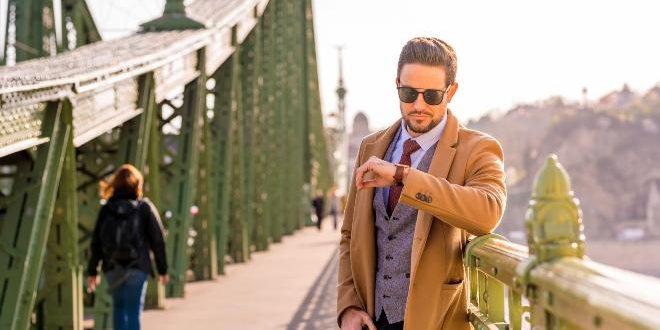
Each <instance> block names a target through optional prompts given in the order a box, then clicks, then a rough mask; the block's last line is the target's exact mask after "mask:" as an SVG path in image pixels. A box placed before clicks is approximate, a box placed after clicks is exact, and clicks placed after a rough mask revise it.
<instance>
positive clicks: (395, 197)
mask: <svg viewBox="0 0 660 330" xmlns="http://www.w3.org/2000/svg"><path fill="white" fill-rule="evenodd" d="M419 148H420V146H419V144H418V143H417V141H415V140H413V139H408V140H406V142H404V143H403V153H402V154H401V159H400V160H399V164H402V165H408V166H410V165H411V161H410V155H411V154H412V153H413V152H415V151H417V150H419ZM401 190H403V186H391V187H390V195H389V197H388V198H387V214H388V215H392V212H394V207H396V204H398V203H399V197H400V196H401Z"/></svg>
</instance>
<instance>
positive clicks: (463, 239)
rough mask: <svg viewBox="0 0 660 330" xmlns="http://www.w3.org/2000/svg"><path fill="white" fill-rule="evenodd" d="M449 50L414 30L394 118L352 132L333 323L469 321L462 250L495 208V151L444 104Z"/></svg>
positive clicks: (489, 224) (428, 326)
mask: <svg viewBox="0 0 660 330" xmlns="http://www.w3.org/2000/svg"><path fill="white" fill-rule="evenodd" d="M456 68H457V62H456V53H455V52H454V49H453V48H452V47H451V46H450V45H449V44H447V43H446V42H444V41H442V40H440V39H437V38H414V39H412V40H410V41H408V43H407V44H406V45H405V46H404V47H403V49H402V50H401V53H400V55H399V63H398V68H397V71H396V79H395V81H394V82H395V84H396V85H395V86H394V87H396V90H397V93H398V97H399V109H400V112H401V118H400V119H399V120H397V121H396V122H395V123H393V124H392V125H391V126H390V127H389V128H387V129H384V130H382V131H379V132H376V133H374V134H371V135H369V136H367V137H365V138H364V140H362V143H361V145H360V149H359V152H358V155H357V159H356V166H355V167H356V170H355V171H354V174H353V180H352V182H351V188H350V190H349V194H348V202H347V204H346V208H345V211H344V220H343V224H342V228H341V241H340V245H339V272H338V285H337V321H338V323H339V326H340V327H341V329H344V330H360V329H362V327H368V328H369V329H371V330H373V329H388V330H394V329H408V330H437V329H449V330H459V329H465V330H467V329H470V328H471V326H470V324H469V323H468V312H467V300H466V298H467V297H466V287H465V281H464V279H465V268H464V266H463V262H462V252H463V249H464V248H465V246H466V244H467V242H468V239H469V238H470V237H471V236H474V235H476V236H479V235H485V234H488V233H491V232H492V231H493V230H494V229H495V227H497V225H498V223H499V221H500V219H501V217H502V214H503V212H504V207H505V201H506V188H505V185H504V177H505V175H504V168H503V152H502V148H501V146H500V144H499V142H498V141H497V140H495V139H494V138H492V137H490V136H488V135H486V134H484V133H481V132H478V131H475V130H470V129H467V128H466V127H464V126H463V125H461V124H460V123H459V122H458V120H457V119H456V117H455V116H454V115H453V113H452V111H450V110H449V109H448V108H447V106H448V103H449V102H450V101H451V99H452V98H453V96H454V94H455V93H456V91H457V89H458V84H457V82H456Z"/></svg>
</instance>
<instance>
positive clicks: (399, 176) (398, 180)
mask: <svg viewBox="0 0 660 330" xmlns="http://www.w3.org/2000/svg"><path fill="white" fill-rule="evenodd" d="M394 166H396V171H395V172H394V184H395V185H397V186H403V171H404V170H405V169H406V167H409V166H408V165H401V164H394Z"/></svg>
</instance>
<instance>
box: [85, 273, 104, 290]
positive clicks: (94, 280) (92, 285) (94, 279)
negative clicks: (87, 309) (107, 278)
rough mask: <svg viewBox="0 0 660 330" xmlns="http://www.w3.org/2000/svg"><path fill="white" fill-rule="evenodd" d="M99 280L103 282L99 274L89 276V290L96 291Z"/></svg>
mask: <svg viewBox="0 0 660 330" xmlns="http://www.w3.org/2000/svg"><path fill="white" fill-rule="evenodd" d="M99 282H101V278H100V277H98V276H97V275H94V276H89V277H87V292H88V293H92V292H94V291H96V287H97V286H98V285H99Z"/></svg>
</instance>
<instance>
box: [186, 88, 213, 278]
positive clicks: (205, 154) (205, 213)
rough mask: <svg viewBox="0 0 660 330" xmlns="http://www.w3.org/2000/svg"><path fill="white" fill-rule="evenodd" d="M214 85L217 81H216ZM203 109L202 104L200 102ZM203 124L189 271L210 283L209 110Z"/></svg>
mask: <svg viewBox="0 0 660 330" xmlns="http://www.w3.org/2000/svg"><path fill="white" fill-rule="evenodd" d="M216 83H217V82H216ZM204 94H205V95H204V101H206V97H207V96H208V95H209V91H208V86H205V88H204ZM204 104H205V106H204V109H205V110H206V109H207V107H206V102H204ZM202 119H203V121H204V124H203V128H202V139H201V143H200V144H199V154H200V161H199V171H198V178H197V180H198V181H197V182H198V188H197V189H198V192H197V202H196V204H197V205H198V207H199V214H198V215H197V216H196V217H195V221H194V222H193V227H194V230H195V243H194V246H193V248H194V252H193V260H192V262H193V265H194V267H193V272H194V274H195V280H211V279H214V278H215V277H216V275H217V274H218V254H217V253H218V247H217V237H216V235H217V230H216V228H215V227H216V225H217V216H216V203H217V200H218V198H217V197H218V193H217V190H218V186H217V185H216V180H215V174H216V173H215V171H214V166H216V164H214V163H213V161H214V157H213V156H214V154H213V152H214V148H213V144H214V143H216V141H214V140H213V137H212V136H211V125H212V120H213V119H214V118H213V117H210V116H209V111H208V110H206V111H203V113H202Z"/></svg>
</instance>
